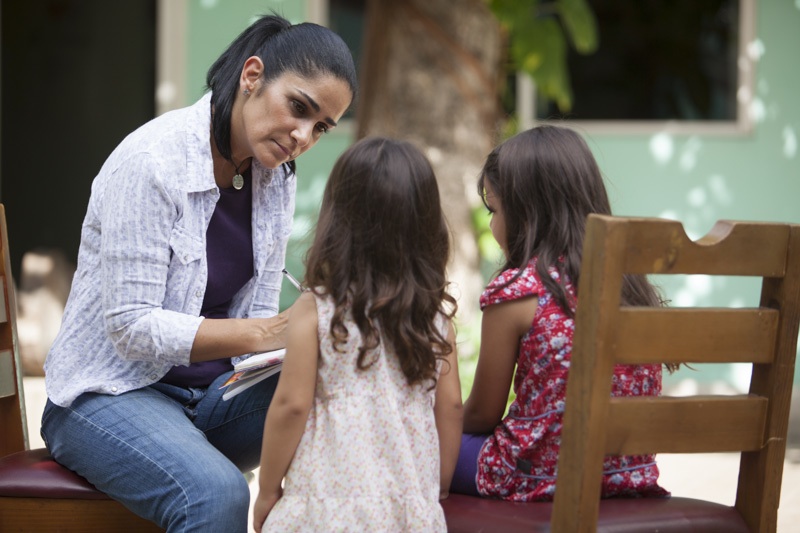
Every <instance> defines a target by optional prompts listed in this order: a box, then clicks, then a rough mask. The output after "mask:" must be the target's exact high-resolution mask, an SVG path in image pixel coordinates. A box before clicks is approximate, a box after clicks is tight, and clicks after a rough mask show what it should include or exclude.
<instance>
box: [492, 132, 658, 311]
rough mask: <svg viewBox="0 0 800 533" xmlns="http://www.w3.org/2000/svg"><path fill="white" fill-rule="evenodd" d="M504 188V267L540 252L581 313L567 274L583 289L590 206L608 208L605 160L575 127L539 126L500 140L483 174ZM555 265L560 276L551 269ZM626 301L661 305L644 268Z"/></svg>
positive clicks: (557, 292)
mask: <svg viewBox="0 0 800 533" xmlns="http://www.w3.org/2000/svg"><path fill="white" fill-rule="evenodd" d="M485 183H489V184H490V185H491V187H492V189H493V190H494V191H495V194H496V195H498V196H499V198H500V202H501V203H502V206H503V211H504V213H505V219H504V222H505V225H506V239H507V243H508V255H507V257H506V263H505V265H504V266H503V267H502V268H503V270H506V269H509V268H517V269H519V273H518V275H519V274H521V273H522V271H523V269H524V268H525V266H526V265H527V264H528V263H529V262H530V261H531V259H533V258H534V257H538V261H537V264H536V271H537V273H538V274H539V277H540V278H541V280H542V283H544V285H545V286H546V287H547V289H548V290H549V291H550V292H551V293H552V294H553V297H554V298H555V299H556V301H557V302H558V303H559V305H560V306H561V308H562V309H563V310H564V312H566V313H567V314H568V315H570V316H574V314H575V304H576V302H574V301H570V300H571V299H570V298H569V295H568V293H567V291H566V290H565V289H564V286H563V283H565V281H564V280H566V279H568V280H570V281H571V282H572V284H573V287H575V290H576V291H577V288H578V281H579V277H580V269H581V253H582V251H583V237H584V234H585V231H586V217H587V216H588V215H589V213H599V214H605V215H610V214H611V206H610V204H609V201H608V194H607V193H606V188H605V184H604V183H603V177H602V174H601V173H600V168H599V167H598V166H597V162H596V161H595V159H594V156H593V155H592V152H591V150H590V149H589V147H588V146H587V144H586V142H585V141H584V140H583V138H582V137H581V136H580V135H579V134H578V133H576V132H574V131H573V130H571V129H568V128H564V127H558V126H538V127H535V128H532V129H529V130H527V131H523V132H522V133H519V134H517V135H515V136H514V137H512V138H510V139H508V140H507V141H505V142H504V143H502V144H500V145H499V146H497V147H496V148H495V149H494V150H493V151H492V152H491V153H490V154H489V156H488V157H487V159H486V163H485V164H484V167H483V170H482V172H481V176H480V178H479V179H478V193H479V194H480V195H481V198H484V203H485V197H484V194H485ZM549 268H554V269H555V270H556V271H557V272H558V273H559V274H560V275H559V280H561V281H560V282H559V281H556V280H555V279H553V277H552V276H550V274H549V273H548V269H549ZM621 298H622V303H623V304H625V305H636V306H660V305H663V300H662V298H661V297H660V295H659V294H658V292H657V291H656V289H655V287H654V286H653V285H651V284H650V282H649V281H648V280H647V278H646V277H644V276H639V275H626V277H625V280H624V281H623V285H622V295H621Z"/></svg>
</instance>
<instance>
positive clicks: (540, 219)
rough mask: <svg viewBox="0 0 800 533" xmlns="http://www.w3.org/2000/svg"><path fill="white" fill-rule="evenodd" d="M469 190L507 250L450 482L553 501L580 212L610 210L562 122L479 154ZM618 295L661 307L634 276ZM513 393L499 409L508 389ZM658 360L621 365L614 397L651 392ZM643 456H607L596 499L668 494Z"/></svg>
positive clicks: (491, 295)
mask: <svg viewBox="0 0 800 533" xmlns="http://www.w3.org/2000/svg"><path fill="white" fill-rule="evenodd" d="M478 191H479V193H480V194H481V197H482V198H483V202H484V204H485V205H486V207H487V209H488V210H489V212H490V213H491V217H492V220H491V223H490V227H491V230H492V234H493V236H494V238H495V239H496V240H497V242H498V243H499V244H500V247H501V248H502V250H503V252H504V254H505V264H504V265H503V267H502V269H501V271H500V273H499V275H498V276H497V277H496V278H495V279H494V280H493V281H491V282H490V283H489V285H488V286H487V288H486V290H485V291H484V293H483V295H482V296H481V300H480V305H481V309H482V310H483V318H482V325H481V348H480V355H479V358H478V366H477V369H476V373H475V381H474V385H473V388H472V391H471V393H470V395H469V398H468V399H467V401H466V403H465V406H464V433H465V434H464V435H463V438H462V445H461V453H460V455H459V459H458V465H457V467H456V474H455V478H454V480H453V484H452V485H451V491H452V492H461V493H466V494H474V495H481V496H486V497H493V498H502V499H505V500H513V501H539V500H552V498H553V494H554V491H555V485H556V474H557V471H556V470H557V468H556V466H557V462H558V450H559V444H560V438H561V425H562V416H563V413H564V402H565V398H566V384H567V375H568V373H569V365H570V356H571V353H572V338H573V333H574V330H575V321H574V318H575V308H576V304H577V299H578V298H579V295H578V294H577V286H578V276H579V273H580V264H581V250H582V245H583V237H584V228H585V222H586V217H587V215H588V214H589V213H602V214H611V208H610V206H609V201H608V195H607V194H606V190H605V186H604V184H603V178H602V175H601V173H600V169H599V168H598V166H597V163H596V161H595V159H594V157H593V156H592V153H591V151H590V150H589V147H588V146H587V145H586V143H585V141H584V140H583V139H582V138H581V136H580V135H578V134H577V133H575V132H574V131H572V130H569V129H566V128H561V127H554V126H540V127H536V128H533V129H530V130H527V131H525V132H522V133H520V134H518V135H516V136H515V137H513V138H511V139H509V140H507V141H505V142H504V143H502V144H501V145H499V146H498V147H497V148H495V149H494V151H492V153H491V154H489V156H488V158H487V160H486V163H485V165H484V167H483V170H482V172H481V177H480V179H479V180H478ZM622 298H623V301H625V302H626V303H627V304H628V305H647V306H658V305H661V303H662V302H661V300H660V298H659V296H658V294H657V292H656V290H655V289H654V288H653V286H652V285H650V283H649V282H648V281H647V280H646V278H644V277H641V276H639V277H633V276H631V277H629V278H628V279H627V280H626V281H625V284H624V288H623V295H622ZM512 378H513V391H514V394H515V397H514V400H513V402H512V403H511V405H510V407H509V409H508V413H507V414H506V416H503V414H504V413H505V411H506V406H507V401H508V397H509V388H510V387H511V385H512ZM660 392H661V368H660V366H658V365H641V366H622V365H619V366H617V368H616V369H615V372H614V382H613V386H612V394H613V395H615V396H640V395H651V396H656V395H658V394H659V393H660ZM657 480H658V467H657V466H656V462H655V457H654V456H653V455H639V456H623V457H609V458H607V459H606V461H605V464H604V476H603V490H602V494H603V496H604V497H609V496H667V495H669V493H668V492H667V491H665V490H664V489H662V488H661V487H660V486H659V485H658V483H657Z"/></svg>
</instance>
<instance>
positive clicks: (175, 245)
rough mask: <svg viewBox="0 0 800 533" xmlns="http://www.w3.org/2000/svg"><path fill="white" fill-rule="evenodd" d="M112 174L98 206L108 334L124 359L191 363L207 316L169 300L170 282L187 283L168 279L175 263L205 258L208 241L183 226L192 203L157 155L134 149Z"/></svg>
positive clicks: (100, 276)
mask: <svg viewBox="0 0 800 533" xmlns="http://www.w3.org/2000/svg"><path fill="white" fill-rule="evenodd" d="M109 172H110V173H111V175H109V176H108V177H107V179H106V180H104V182H103V183H102V184H101V187H103V190H102V191H98V192H100V196H99V202H98V203H97V205H96V209H97V210H98V213H97V215H98V219H99V221H100V226H101V236H100V245H99V246H100V250H99V254H100V257H101V261H100V265H101V266H100V272H99V280H98V282H99V283H101V295H102V306H103V313H104V315H103V316H104V321H105V326H106V329H107V333H108V335H109V338H110V339H111V341H112V343H113V344H114V347H115V349H116V351H117V353H118V354H119V355H120V356H121V357H122V358H124V359H128V360H148V359H149V360H153V359H155V360H167V361H170V362H172V363H173V364H188V362H189V355H190V352H191V348H192V345H193V343H194V337H195V335H196V333H197V329H198V327H199V326H200V322H201V321H202V317H199V316H196V315H192V314H189V313H184V312H179V311H177V310H169V309H165V308H164V305H163V304H164V302H165V296H166V293H167V285H168V282H171V283H172V285H173V286H179V285H181V283H180V282H179V281H178V280H169V279H168V277H169V275H170V262H171V261H181V262H191V261H200V260H201V257H202V256H201V254H204V253H205V249H204V245H203V242H202V241H201V240H200V239H198V238H197V237H193V236H192V235H193V233H192V232H191V231H182V230H181V220H182V215H183V214H184V213H183V210H184V208H185V207H186V206H185V205H183V203H182V202H181V201H180V196H179V195H172V194H170V192H169V191H168V190H167V188H166V187H165V186H164V183H163V180H162V179H159V177H158V172H159V169H158V165H157V163H156V162H155V161H154V158H153V157H152V156H151V155H149V154H147V153H137V154H134V155H132V156H130V157H128V158H126V159H125V160H123V161H121V162H120V163H119V165H118V166H117V167H116V168H114V169H110V170H109ZM187 218H189V217H187ZM173 249H175V250H176V251H178V252H179V253H173ZM184 285H185V283H184Z"/></svg>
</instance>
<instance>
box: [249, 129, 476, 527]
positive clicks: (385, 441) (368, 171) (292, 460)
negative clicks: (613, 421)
mask: <svg viewBox="0 0 800 533" xmlns="http://www.w3.org/2000/svg"><path fill="white" fill-rule="evenodd" d="M448 256H449V235H448V229H447V226H446V223H445V220H444V216H443V214H442V210H441V204H440V201H439V191H438V187H437V182H436V178H435V176H434V173H433V170H432V169H431V166H430V164H429V163H428V161H427V160H426V159H425V157H424V156H423V155H422V153H421V152H420V151H419V150H418V149H416V148H414V147H413V146H412V145H411V144H410V143H407V142H402V141H394V140H390V139H383V138H371V139H370V138H368V139H364V140H361V141H359V142H358V143H356V144H354V145H353V146H352V147H350V148H349V149H348V150H347V151H345V153H344V154H343V155H342V156H341V157H340V158H339V160H338V161H337V163H336V165H335V166H334V168H333V171H332V173H331V176H330V179H329V180H328V183H327V186H326V189H325V193H324V196H323V200H322V208H321V212H320V217H319V221H318V225H317V230H316V236H315V239H314V242H313V244H312V245H311V248H310V249H309V251H308V255H307V257H306V276H305V281H306V286H307V287H310V290H308V291H307V292H304V293H303V294H302V295H301V297H300V298H299V299H298V301H297V303H296V304H295V305H294V306H293V310H292V315H291V318H290V320H289V326H288V333H287V335H288V337H287V345H286V356H285V359H284V362H283V369H282V371H281V377H280V381H279V382H278V387H277V390H276V392H275V396H274V398H273V401H272V404H271V406H270V409H269V412H268V413H267V419H266V426H265V428H264V441H263V449H262V455H261V472H260V476H259V488H260V491H259V494H258V498H257V500H256V502H255V507H254V517H253V518H254V519H253V523H254V527H255V529H256V531H280V532H287V531H371V532H373V531H374V532H382V531H385V532H398V531H404V532H406V531H419V532H431V531H445V530H446V525H445V521H444V513H443V511H442V508H441V506H440V505H439V499H440V496H441V495H443V494H446V491H447V489H448V487H449V486H450V480H451V478H452V473H453V469H454V468H455V462H456V459H457V458H458V448H459V445H460V442H461V422H462V418H461V414H462V405H461V389H460V384H459V380H458V367H457V360H456V349H455V334H454V330H453V326H452V323H451V320H452V317H453V315H454V313H455V310H456V306H455V300H454V299H453V298H452V297H451V296H450V295H449V294H448V293H447V292H446V287H447V282H446V280H445V267H446V265H447V261H448ZM284 478H285V479H284ZM282 480H283V481H284V483H283V486H282V483H281V482H282ZM262 525H263V528H262Z"/></svg>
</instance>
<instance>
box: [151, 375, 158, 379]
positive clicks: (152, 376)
mask: <svg viewBox="0 0 800 533" xmlns="http://www.w3.org/2000/svg"><path fill="white" fill-rule="evenodd" d="M150 379H153V380H157V379H158V374H150Z"/></svg>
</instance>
